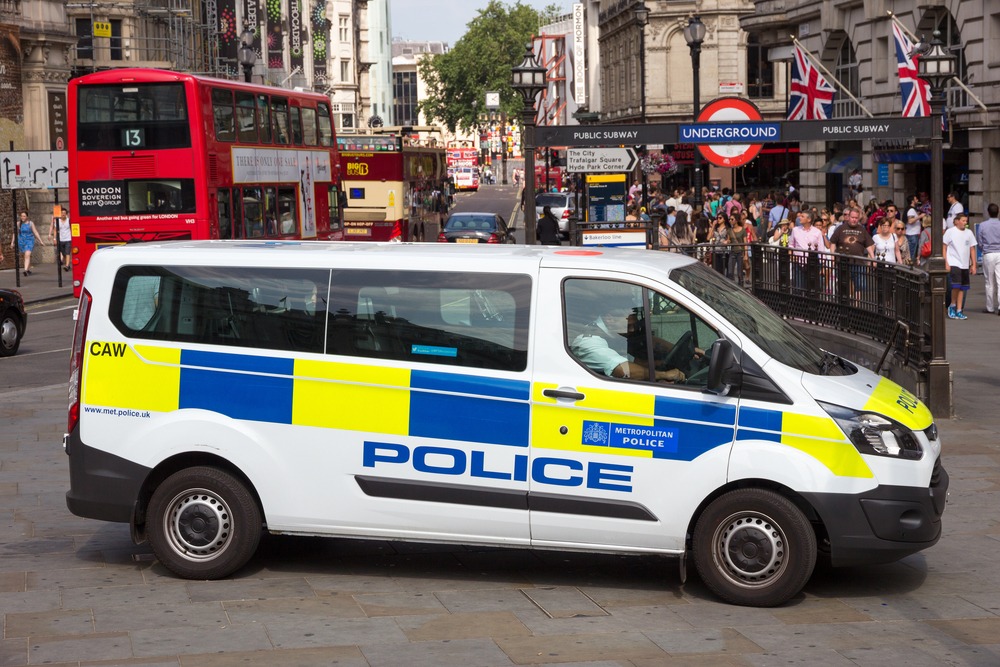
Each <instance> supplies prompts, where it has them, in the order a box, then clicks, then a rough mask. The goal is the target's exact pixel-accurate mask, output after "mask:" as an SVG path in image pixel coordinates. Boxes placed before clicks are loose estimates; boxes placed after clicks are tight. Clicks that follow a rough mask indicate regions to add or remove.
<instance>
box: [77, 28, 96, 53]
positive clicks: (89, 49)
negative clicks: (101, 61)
mask: <svg viewBox="0 0 1000 667" xmlns="http://www.w3.org/2000/svg"><path fill="white" fill-rule="evenodd" d="M92 31H93V24H92V23H91V22H90V19H77V20H76V36H77V37H79V38H80V39H79V40H78V41H77V43H76V57H77V58H79V59H81V60H82V59H88V60H89V59H93V57H94V38H93V34H94V33H93V32H92Z"/></svg>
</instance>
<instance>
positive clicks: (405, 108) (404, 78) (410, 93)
mask: <svg viewBox="0 0 1000 667" xmlns="http://www.w3.org/2000/svg"><path fill="white" fill-rule="evenodd" d="M392 98H393V101H394V104H395V107H396V109H395V110H396V124H397V125H419V124H420V123H419V122H418V119H417V73H416V72H393V73H392Z"/></svg>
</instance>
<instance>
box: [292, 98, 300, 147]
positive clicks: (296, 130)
mask: <svg viewBox="0 0 1000 667" xmlns="http://www.w3.org/2000/svg"><path fill="white" fill-rule="evenodd" d="M292 143H293V144H295V145H296V146H301V145H302V116H301V115H300V114H299V108H298V107H292Z"/></svg>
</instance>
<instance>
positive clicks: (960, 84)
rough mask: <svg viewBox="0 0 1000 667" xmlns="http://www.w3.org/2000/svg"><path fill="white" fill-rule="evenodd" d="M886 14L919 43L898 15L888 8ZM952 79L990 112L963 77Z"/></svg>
mask: <svg viewBox="0 0 1000 667" xmlns="http://www.w3.org/2000/svg"><path fill="white" fill-rule="evenodd" d="M886 14H888V15H889V18H891V19H892V21H893V23H895V24H896V25H898V26H899V29H900V30H902V31H903V32H905V33H906V34H907V36H908V37H909V38H910V39H912V40H913V42H914V43H917V42H919V41H920V40H919V39H917V36H916V35H914V34H913V33H912V32H910V29H909V28H907V27H906V26H905V25H903V22H902V21H900V20H899V17H897V16H896V15H895V14H893V13H892V12H890V11H888V10H886ZM951 80H952V81H954V82H955V83H956V84H957V85H958V87H959V88H961V89H962V90H964V91H965V92H966V93H968V94H969V97H971V98H972V99H974V100H975V101H976V104H978V105H979V106H980V107H982V109H983V111H985V112H986V113H987V114H989V112H990V110H989V108H988V107H987V106H986V104H984V103H983V101H982V100H981V99H979V97H978V96H977V95H976V94H975V93H974V92H972V91H971V90H969V87H968V86H966V85H965V84H964V83H962V80H961V79H959V78H958V77H957V76H955V77H952V79H951Z"/></svg>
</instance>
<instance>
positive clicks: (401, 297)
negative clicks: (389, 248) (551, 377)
mask: <svg viewBox="0 0 1000 667" xmlns="http://www.w3.org/2000/svg"><path fill="white" fill-rule="evenodd" d="M530 298H531V278H530V277H528V276H526V275H513V274H496V273H492V274H491V273H446V272H439V271H334V272H333V279H332V280H331V287H330V309H329V310H330V324H329V326H328V327H327V346H326V352H327V354H342V355H347V356H356V357H374V358H378V359H394V360H398V361H406V362H414V361H415V362H423V363H431V364H446V365H452V366H468V367H471V368H490V369H495V370H501V371H523V370H524V369H525V368H526V367H527V360H528V316H529V310H530V306H529V302H530Z"/></svg>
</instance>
